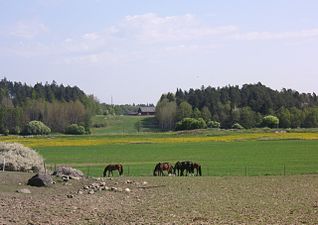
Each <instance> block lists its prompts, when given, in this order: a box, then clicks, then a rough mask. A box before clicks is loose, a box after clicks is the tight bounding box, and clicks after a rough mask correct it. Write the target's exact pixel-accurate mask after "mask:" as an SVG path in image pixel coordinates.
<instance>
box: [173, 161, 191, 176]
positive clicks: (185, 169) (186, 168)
mask: <svg viewBox="0 0 318 225" xmlns="http://www.w3.org/2000/svg"><path fill="white" fill-rule="evenodd" d="M192 171H193V162H191V161H181V162H180V161H178V162H176V164H175V165H174V174H175V175H176V176H184V175H185V176H188V174H189V175H190V174H191V173H193V172H192Z"/></svg>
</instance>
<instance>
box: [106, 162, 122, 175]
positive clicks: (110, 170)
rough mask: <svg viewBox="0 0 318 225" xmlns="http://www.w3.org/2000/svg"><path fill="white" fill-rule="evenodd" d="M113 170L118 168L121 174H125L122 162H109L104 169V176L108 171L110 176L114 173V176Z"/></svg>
mask: <svg viewBox="0 0 318 225" xmlns="http://www.w3.org/2000/svg"><path fill="white" fill-rule="evenodd" d="M113 170H117V171H118V174H119V175H120V176H121V175H123V172H124V169H123V165H122V164H109V165H107V166H106V167H105V169H104V173H103V175H104V177H106V173H107V172H108V176H110V174H112V176H113Z"/></svg>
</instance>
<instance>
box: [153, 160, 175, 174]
mask: <svg viewBox="0 0 318 225" xmlns="http://www.w3.org/2000/svg"><path fill="white" fill-rule="evenodd" d="M163 171H167V172H168V175H169V174H172V173H173V166H172V164H170V163H168V162H164V163H158V164H157V165H156V166H155V169H154V171H153V175H154V176H164V175H165V174H164V172H163Z"/></svg>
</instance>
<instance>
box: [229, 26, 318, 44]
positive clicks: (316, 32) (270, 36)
mask: <svg viewBox="0 0 318 225" xmlns="http://www.w3.org/2000/svg"><path fill="white" fill-rule="evenodd" d="M232 37H233V38H234V39H237V40H246V41H263V40H264V41H266V40H291V39H310V38H317V37H318V28H313V29H307V30H300V31H288V32H258V31H256V32H246V33H238V34H235V35H233V36H232Z"/></svg>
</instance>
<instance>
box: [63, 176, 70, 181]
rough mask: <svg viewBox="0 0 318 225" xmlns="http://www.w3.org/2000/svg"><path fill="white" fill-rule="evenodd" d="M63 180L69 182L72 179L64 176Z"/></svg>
mask: <svg viewBox="0 0 318 225" xmlns="http://www.w3.org/2000/svg"><path fill="white" fill-rule="evenodd" d="M62 180H63V181H64V182H67V181H69V180H70V177H69V176H65V175H63V176H62Z"/></svg>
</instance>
